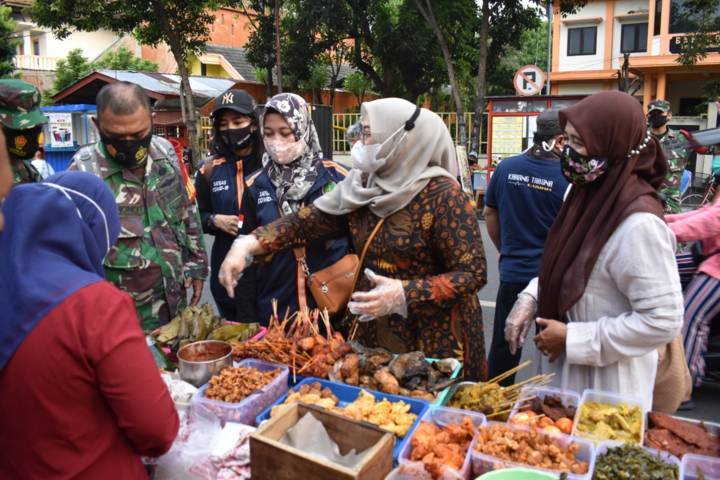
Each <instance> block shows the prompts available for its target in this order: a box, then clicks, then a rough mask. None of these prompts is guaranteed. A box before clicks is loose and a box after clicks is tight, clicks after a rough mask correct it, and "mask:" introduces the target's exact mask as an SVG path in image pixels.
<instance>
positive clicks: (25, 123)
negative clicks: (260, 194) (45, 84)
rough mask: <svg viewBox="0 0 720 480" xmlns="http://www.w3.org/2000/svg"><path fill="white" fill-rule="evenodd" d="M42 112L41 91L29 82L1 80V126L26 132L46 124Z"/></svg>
mask: <svg viewBox="0 0 720 480" xmlns="http://www.w3.org/2000/svg"><path fill="white" fill-rule="evenodd" d="M46 121H47V119H46V118H45V115H44V114H43V113H42V112H41V111H40V91H39V90H38V88H37V87H36V86H35V85H33V84H31V83H27V82H23V81H22V80H16V79H3V80H0V124H2V125H3V126H4V127H6V128H11V129H13V130H25V129H28V128H33V127H35V126H37V125H41V124H43V123H45V122H46Z"/></svg>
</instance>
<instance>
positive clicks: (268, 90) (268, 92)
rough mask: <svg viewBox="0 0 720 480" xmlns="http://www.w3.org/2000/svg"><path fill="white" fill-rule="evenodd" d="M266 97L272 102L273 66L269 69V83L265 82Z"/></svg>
mask: <svg viewBox="0 0 720 480" xmlns="http://www.w3.org/2000/svg"><path fill="white" fill-rule="evenodd" d="M265 95H267V99H268V100H270V99H271V98H272V96H273V69H272V65H270V66H268V67H267V81H266V82H265Z"/></svg>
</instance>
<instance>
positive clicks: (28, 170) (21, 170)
mask: <svg viewBox="0 0 720 480" xmlns="http://www.w3.org/2000/svg"><path fill="white" fill-rule="evenodd" d="M17 162H20V165H18V164H17V163H16V161H15V160H11V161H10V163H11V165H12V173H13V185H18V184H20V183H37V182H42V177H41V176H40V173H38V171H37V169H36V168H35V167H34V166H33V164H32V162H31V161H30V160H18V161H17Z"/></svg>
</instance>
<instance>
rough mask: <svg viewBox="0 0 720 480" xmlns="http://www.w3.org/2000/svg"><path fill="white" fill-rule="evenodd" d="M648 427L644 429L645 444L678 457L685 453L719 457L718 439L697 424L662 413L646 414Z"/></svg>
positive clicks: (719, 446) (719, 442) (719, 443)
mask: <svg viewBox="0 0 720 480" xmlns="http://www.w3.org/2000/svg"><path fill="white" fill-rule="evenodd" d="M648 421H649V427H650V428H649V429H648V430H646V431H645V445H646V446H648V447H651V448H655V449H658V450H663V451H666V452H670V453H672V454H673V455H675V456H676V457H678V458H682V457H683V455H685V454H686V453H694V454H697V455H707V456H711V457H720V439H718V437H716V436H715V435H712V434H711V433H710V432H708V431H707V430H706V428H705V426H704V425H702V424H701V425H697V424H694V423H690V422H685V421H683V420H680V419H678V418H673V417H671V416H669V415H666V414H664V413H658V412H650V413H649V414H648Z"/></svg>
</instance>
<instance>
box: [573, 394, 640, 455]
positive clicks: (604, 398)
mask: <svg viewBox="0 0 720 480" xmlns="http://www.w3.org/2000/svg"><path fill="white" fill-rule="evenodd" d="M586 402H600V403H608V404H610V405H619V404H621V403H624V404H625V405H628V406H630V407H639V408H640V413H641V419H640V422H641V423H640V440H639V442H638V444H642V443H643V440H644V438H645V424H646V422H647V411H646V410H645V409H644V408H643V402H642V399H641V398H640V397H637V396H634V395H618V394H616V393H610V392H603V391H600V390H589V389H588V390H585V391H584V392H583V394H582V397H581V398H580V405H578V409H577V413H576V414H575V418H574V419H573V431H572V435H573V436H574V437H581V438H586V439H588V440H591V441H593V442H595V443H600V442H603V441H605V440H612V439H606V438H594V437H590V436H588V435H585V434H583V433H582V432H580V431H578V424H579V420H580V412H581V411H582V406H583V405H584V404H585V403H586Z"/></svg>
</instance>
